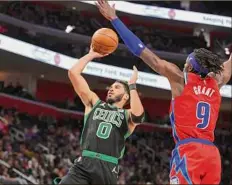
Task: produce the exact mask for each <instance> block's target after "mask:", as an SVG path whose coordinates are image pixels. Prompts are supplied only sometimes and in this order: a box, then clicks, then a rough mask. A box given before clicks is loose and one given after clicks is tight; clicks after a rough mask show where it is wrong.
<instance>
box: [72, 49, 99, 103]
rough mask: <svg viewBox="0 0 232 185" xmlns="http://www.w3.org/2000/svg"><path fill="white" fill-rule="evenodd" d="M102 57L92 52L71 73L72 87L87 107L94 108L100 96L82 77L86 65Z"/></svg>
mask: <svg viewBox="0 0 232 185" xmlns="http://www.w3.org/2000/svg"><path fill="white" fill-rule="evenodd" d="M99 57H102V55H100V54H98V53H96V52H92V51H90V52H89V53H88V54H87V55H85V56H83V57H82V58H81V59H80V60H79V61H78V62H77V63H76V64H75V65H74V66H73V67H72V68H71V69H70V70H69V71H68V76H69V79H70V81H71V82H72V85H73V87H74V89H75V91H76V93H77V94H78V96H79V97H80V99H81V100H82V102H83V104H84V105H85V106H86V107H92V106H93V105H94V104H95V103H96V102H97V101H98V100H99V98H98V96H97V95H96V94H95V93H94V92H93V91H91V90H90V88H89V85H88V84H87V82H86V80H85V79H84V78H83V76H82V75H81V73H82V71H83V70H84V68H85V67H86V65H87V64H88V63H89V62H90V61H91V60H93V59H94V58H99Z"/></svg>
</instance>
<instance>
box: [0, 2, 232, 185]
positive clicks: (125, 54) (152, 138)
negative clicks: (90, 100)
mask: <svg viewBox="0 0 232 185" xmlns="http://www.w3.org/2000/svg"><path fill="white" fill-rule="evenodd" d="M231 7H232V3H231V2H221V1H220V2H187V1H176V2H172V1H164V2H159V1H153V2H145V1H141V2H140V1H135V2H126V1H121V2H116V9H118V10H120V11H118V15H119V16H120V18H121V19H122V20H123V22H125V24H126V25H128V26H129V28H130V29H131V30H132V31H133V32H134V33H136V35H138V36H139V37H140V38H141V40H142V41H144V43H146V44H147V46H148V47H149V48H151V49H152V50H154V51H155V52H156V53H157V54H158V55H159V56H160V57H162V58H164V59H167V60H169V61H171V62H173V63H175V64H177V65H178V66H179V67H181V68H182V67H183V64H184V62H185V58H186V56H187V54H188V53H190V52H192V51H193V49H194V48H199V47H205V48H208V49H210V50H212V51H214V52H216V53H217V54H218V55H220V56H221V57H222V58H224V59H225V60H226V59H227V58H228V57H229V54H230V52H231V51H232V34H231V15H232V12H231ZM0 12H1V13H0V91H1V92H0V133H1V134H0V184H1V182H3V183H6V184H9V183H11V184H15V183H18V184H26V183H28V184H52V179H53V178H54V177H56V176H60V177H62V176H63V175H64V174H65V173H66V172H67V170H68V168H69V167H70V165H71V164H72V162H73V161H74V159H75V158H76V157H78V156H79V155H80V150H79V136H80V133H81V129H82V122H83V108H84V107H83V105H82V103H81V101H80V99H79V98H78V97H77V96H76V95H75V93H74V91H73V88H72V86H71V84H70V82H69V80H68V76H67V69H69V68H70V66H72V65H73V63H75V62H76V61H77V60H78V58H80V57H81V56H82V55H84V54H86V53H87V52H88V50H89V44H90V39H91V35H92V34H93V33H94V32H95V31H96V30H97V29H99V28H102V27H109V28H112V27H111V25H110V23H109V22H108V21H106V20H104V18H103V17H102V16H101V15H100V13H99V12H98V10H97V9H96V7H95V6H94V5H93V1H82V2H81V1H69V2H65V1H63V2H62V1H49V2H42V1H33V2H23V1H21V2H17V1H16V2H14V1H11V2H7V1H2V2H0ZM120 42H121V41H120ZM133 65H136V66H137V67H138V69H139V71H140V73H139V81H138V83H139V92H140V96H141V98H142V102H143V105H144V107H145V110H146V123H145V124H143V125H141V126H139V127H138V128H137V129H136V132H135V133H134V134H133V135H132V136H131V137H130V138H129V139H128V140H127V143H126V154H125V157H124V158H123V160H122V161H121V162H120V169H121V172H120V176H119V184H168V171H169V159H170V154H171V150H172V148H173V146H174V143H173V141H172V137H171V133H170V123H169V116H168V111H169V102H170V97H171V96H170V87H169V85H168V82H167V80H166V79H165V78H163V77H161V76H159V75H157V74H156V73H155V72H153V71H152V70H151V69H150V68H149V67H147V66H146V65H145V64H144V63H143V62H142V61H141V60H139V59H138V58H136V57H134V56H133V55H132V54H131V53H130V52H129V51H128V50H127V49H126V47H125V46H124V45H123V44H120V46H119V48H118V49H117V51H116V52H115V53H113V54H112V55H110V56H108V57H105V58H103V59H99V60H96V61H94V62H92V63H90V64H89V65H88V66H87V67H86V69H85V71H84V77H85V78H86V79H87V81H88V83H89V85H90V87H91V89H92V90H94V91H95V92H97V94H98V95H99V96H100V97H101V98H103V99H104V98H105V95H106V87H107V86H109V85H110V84H111V83H112V82H113V80H115V79H124V80H128V79H129V77H130V74H131V72H132V71H131V69H132V66H133ZM231 85H232V84H231V81H230V82H229V84H227V85H226V86H225V87H224V88H223V89H222V91H221V93H222V96H223V100H222V105H221V110H220V116H219V119H218V126H217V129H216V141H215V143H216V144H217V146H218V147H219V149H220V152H221V157H222V167H223V171H222V182H221V184H232V164H231V161H232V147H231V140H232V137H231V136H232V129H231V128H232V126H231V125H232V123H231V98H232V96H231Z"/></svg>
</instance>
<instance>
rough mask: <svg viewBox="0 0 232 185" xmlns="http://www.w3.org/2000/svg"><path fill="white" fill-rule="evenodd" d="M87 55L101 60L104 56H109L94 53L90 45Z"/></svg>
mask: <svg viewBox="0 0 232 185" xmlns="http://www.w3.org/2000/svg"><path fill="white" fill-rule="evenodd" d="M89 55H91V56H92V57H93V58H102V57H105V56H107V55H109V54H105V55H103V54H101V53H98V52H96V51H94V48H93V46H92V45H91V46H90V50H89Z"/></svg>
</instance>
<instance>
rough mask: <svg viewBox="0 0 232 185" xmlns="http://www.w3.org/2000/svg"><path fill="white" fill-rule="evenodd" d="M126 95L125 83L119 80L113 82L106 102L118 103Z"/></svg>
mask: <svg viewBox="0 0 232 185" xmlns="http://www.w3.org/2000/svg"><path fill="white" fill-rule="evenodd" d="M124 95H125V89H124V86H123V84H121V83H119V82H115V83H113V84H112V85H111V86H110V88H109V90H108V93H107V97H106V102H107V103H111V104H112V103H116V102H120V101H121V100H122V98H123V97H124Z"/></svg>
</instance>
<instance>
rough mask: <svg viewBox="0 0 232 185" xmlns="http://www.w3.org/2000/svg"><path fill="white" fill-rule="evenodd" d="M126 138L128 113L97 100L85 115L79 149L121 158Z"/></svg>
mask: <svg viewBox="0 0 232 185" xmlns="http://www.w3.org/2000/svg"><path fill="white" fill-rule="evenodd" d="M128 136H129V130H128V111H127V110H125V109H119V108H117V107H115V106H112V105H110V104H108V103H105V102H103V101H101V100H98V102H97V103H96V104H95V105H94V107H93V108H92V110H91V112H90V113H89V114H87V115H85V119H84V127H83V131H82V136H81V147H82V150H88V151H92V152H97V153H101V154H105V155H108V156H112V157H116V158H121V157H122V156H123V153H124V143H125V139H126V138H127V137H128Z"/></svg>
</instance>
